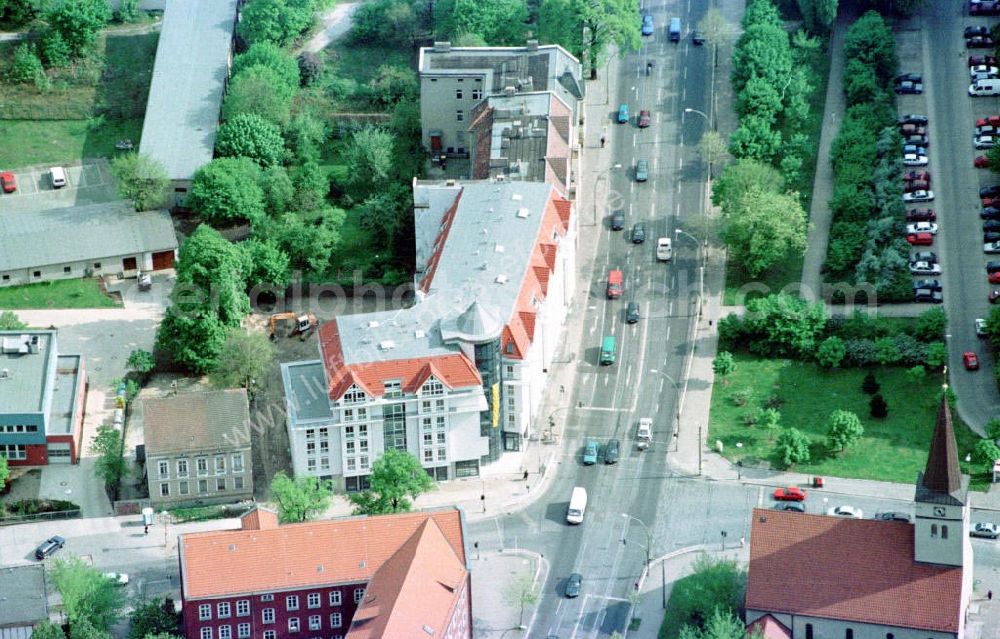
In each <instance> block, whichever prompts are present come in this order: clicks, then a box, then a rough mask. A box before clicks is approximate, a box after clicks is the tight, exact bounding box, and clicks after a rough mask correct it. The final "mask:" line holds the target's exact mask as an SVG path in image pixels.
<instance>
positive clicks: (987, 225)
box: [983, 219, 1000, 231]
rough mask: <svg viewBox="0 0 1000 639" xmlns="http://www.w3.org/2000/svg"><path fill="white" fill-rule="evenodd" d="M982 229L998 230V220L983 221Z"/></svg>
mask: <svg viewBox="0 0 1000 639" xmlns="http://www.w3.org/2000/svg"><path fill="white" fill-rule="evenodd" d="M983 231H1000V220H992V219H990V220H986V221H985V222H983Z"/></svg>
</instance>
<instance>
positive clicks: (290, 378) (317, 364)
mask: <svg viewBox="0 0 1000 639" xmlns="http://www.w3.org/2000/svg"><path fill="white" fill-rule="evenodd" d="M281 374H282V377H284V381H285V398H286V399H287V401H288V412H289V417H291V419H292V421H293V422H294V421H302V420H308V419H324V418H330V417H332V416H333V413H331V412H330V398H329V397H328V396H327V389H326V375H325V374H324V372H323V362H322V361H320V360H318V359H317V360H312V361H308V362H292V363H288V364H282V365H281Z"/></svg>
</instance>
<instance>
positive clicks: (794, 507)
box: [774, 501, 806, 513]
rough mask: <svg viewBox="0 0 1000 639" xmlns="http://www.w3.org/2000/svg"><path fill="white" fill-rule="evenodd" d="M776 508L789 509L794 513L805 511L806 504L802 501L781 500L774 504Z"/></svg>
mask: <svg viewBox="0 0 1000 639" xmlns="http://www.w3.org/2000/svg"><path fill="white" fill-rule="evenodd" d="M774 509H775V510H787V511H790V512H793V513H804V512H805V511H806V505H805V504H803V503H802V502H801V501H779V502H778V503H776V504H775V505H774Z"/></svg>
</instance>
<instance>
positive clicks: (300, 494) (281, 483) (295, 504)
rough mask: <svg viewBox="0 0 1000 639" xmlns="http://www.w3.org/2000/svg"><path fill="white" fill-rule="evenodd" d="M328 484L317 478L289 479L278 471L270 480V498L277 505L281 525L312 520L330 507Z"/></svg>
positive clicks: (282, 472)
mask: <svg viewBox="0 0 1000 639" xmlns="http://www.w3.org/2000/svg"><path fill="white" fill-rule="evenodd" d="M330 494H331V488H330V482H327V481H321V480H320V479H319V478H318V477H308V476H302V477H296V478H295V479H292V478H290V477H289V476H288V475H286V474H285V473H284V471H279V472H278V473H277V474H276V475H275V476H274V479H272V480H271V496H272V498H273V499H274V500H275V502H277V504H278V517H279V518H280V519H281V522H282V523H286V524H288V523H296V522H300V521H307V520H309V519H314V518H315V517H318V516H319V515H320V514H322V513H323V511H325V510H326V509H327V508H328V507H329V506H330Z"/></svg>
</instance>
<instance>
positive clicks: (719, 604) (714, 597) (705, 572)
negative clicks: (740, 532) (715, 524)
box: [670, 554, 747, 627]
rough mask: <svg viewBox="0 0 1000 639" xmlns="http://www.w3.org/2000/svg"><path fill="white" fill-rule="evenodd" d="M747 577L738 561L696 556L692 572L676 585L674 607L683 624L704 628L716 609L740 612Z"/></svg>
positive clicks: (673, 599) (672, 600)
mask: <svg viewBox="0 0 1000 639" xmlns="http://www.w3.org/2000/svg"><path fill="white" fill-rule="evenodd" d="M746 578H747V577H746V572H745V571H743V570H741V569H740V567H739V565H738V564H737V563H736V562H735V561H732V560H728V559H713V558H712V557H710V556H709V555H707V554H701V555H699V556H698V558H697V559H695V562H694V566H693V572H692V574H690V575H688V576H687V577H683V578H681V579H679V580H678V581H677V583H676V584H674V587H673V590H672V591H671V593H670V608H671V610H672V611H673V612H674V614H675V615H676V617H675V618H676V619H677V620H678V621H679V622H680V623H682V624H692V625H694V626H696V627H702V626H703V625H704V624H705V623H706V621H707V620H708V619H709V618H710V617H711V615H712V611H713V610H715V609H720V610H722V611H723V612H724V613H735V612H738V611H739V609H740V608H741V607H742V605H743V591H744V589H745V588H746Z"/></svg>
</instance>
